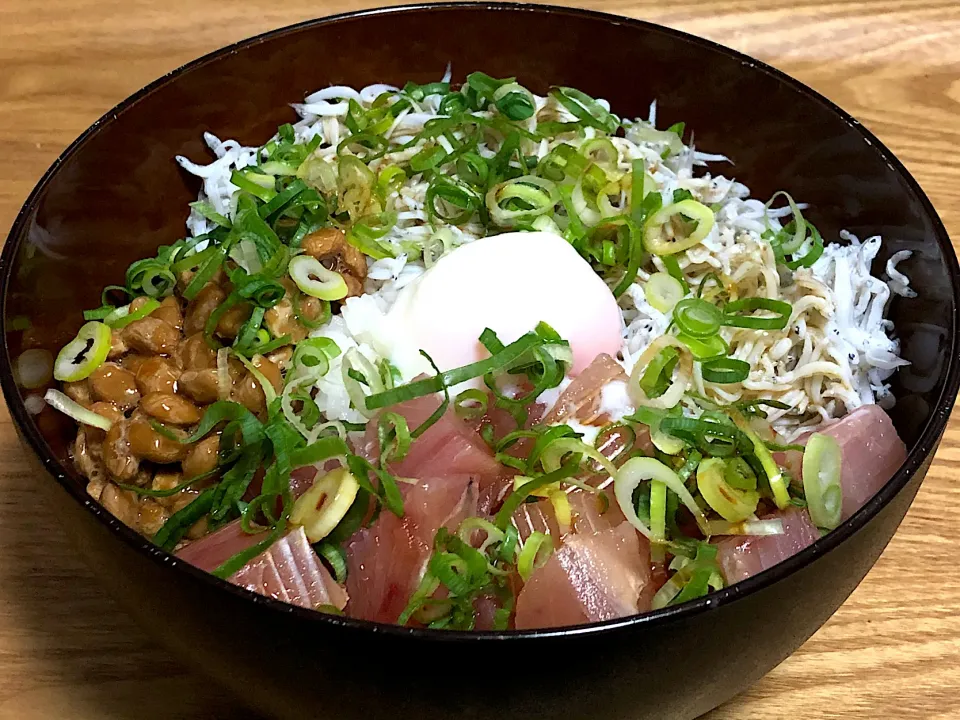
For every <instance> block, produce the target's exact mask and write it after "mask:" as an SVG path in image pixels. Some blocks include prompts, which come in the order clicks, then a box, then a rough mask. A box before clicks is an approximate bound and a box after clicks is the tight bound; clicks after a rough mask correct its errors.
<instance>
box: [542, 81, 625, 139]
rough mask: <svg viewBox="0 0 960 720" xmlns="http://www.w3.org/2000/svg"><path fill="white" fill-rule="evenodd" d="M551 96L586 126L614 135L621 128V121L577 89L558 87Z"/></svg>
mask: <svg viewBox="0 0 960 720" xmlns="http://www.w3.org/2000/svg"><path fill="white" fill-rule="evenodd" d="M550 95H552V96H553V98H554V99H555V100H556V101H557V102H559V103H560V104H561V105H563V107H565V108H566V109H567V110H569V111H570V112H571V113H572V114H573V115H574V117H576V118H577V120H579V121H580V122H582V123H583V124H584V125H588V126H590V127H595V128H597V129H598V130H602V131H603V132H605V133H606V134H607V135H613V134H614V133H615V132H616V131H617V128H619V127H620V119H619V118H618V117H617V116H616V115H613V114H611V113H610V111H609V110H607V109H606V108H604V107H603V106H602V105H601V104H600V103H598V102H597V101H596V100H594V99H593V98H592V97H590V96H589V95H587V94H586V93H584V92H581V91H580V90H577V89H576V88H571V87H558V88H556V89H554V90H552V91H551V92H550Z"/></svg>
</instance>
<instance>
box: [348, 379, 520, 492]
mask: <svg viewBox="0 0 960 720" xmlns="http://www.w3.org/2000/svg"><path fill="white" fill-rule="evenodd" d="M439 406H440V399H439V398H437V397H436V396H433V395H431V396H427V397H420V398H415V399H414V400H409V401H407V402H404V403H400V404H399V405H394V406H393V407H391V408H390V412H393V413H397V414H399V415H402V416H403V417H404V418H405V419H406V421H407V425H408V426H409V429H410V431H411V432H413V430H415V429H416V428H417V427H418V426H419V425H420V424H421V423H423V421H424V420H426V419H427V418H428V417H430V415H431V414H432V413H433V412H434V411H435V410H436V409H437V408H438V407H439ZM377 422H378V420H377V418H374V419H373V420H371V421H370V422H369V423H367V430H366V433H365V434H364V437H363V441H362V443H361V446H360V447H359V448H357V452H358V453H359V454H361V455H363V456H364V457H366V458H367V459H369V460H375V459H376V458H377V457H379V441H378V439H377ZM501 470H502V468H501V466H500V464H499V463H498V462H497V461H496V460H494V458H493V452H492V451H491V450H490V448H488V447H487V444H486V443H485V442H484V441H483V438H481V437H480V435H479V434H477V432H476V431H475V430H473V429H471V428H470V427H469V426H468V425H467V423H465V422H464V421H463V420H461V419H460V418H458V417H457V416H456V413H454V412H453V410H452V409H451V410H448V411H447V412H446V413H445V414H444V415H443V417H441V418H440V419H439V420H438V421H437V422H436V423H434V424H433V425H432V426H431V427H430V428H428V429H427V430H426V432H424V433H423V435H421V436H420V437H419V438H416V439H415V440H414V441H413V442H412V444H411V446H410V451H409V452H408V453H407V456H406V457H405V458H404V459H403V460H402V461H401V462H395V463H391V464H390V471H391V472H392V473H393V474H395V475H397V476H399V477H410V478H423V477H443V476H445V475H466V474H470V475H475V476H476V479H477V480H478V481H479V483H480V484H481V485H485V484H486V483H487V482H491V481H493V480H494V479H495V478H496V477H498V476H499V475H500V473H501Z"/></svg>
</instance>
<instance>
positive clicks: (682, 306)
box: [671, 278, 723, 339]
mask: <svg viewBox="0 0 960 720" xmlns="http://www.w3.org/2000/svg"><path fill="white" fill-rule="evenodd" d="M672 279H673V278H671V280H672ZM674 282H676V281H675V280H674ZM677 284H678V285H679V283H677ZM673 321H674V322H675V323H676V324H677V327H678V328H679V329H680V332H682V333H684V334H685V335H689V336H690V337H694V338H699V339H703V338H708V337H710V336H711V335H716V334H717V333H718V332H719V331H720V324H721V323H722V321H723V313H722V312H721V311H720V308H718V307H717V306H716V305H714V304H713V303H709V302H707V301H706V300H702V299H700V298H685V299H683V300H681V301H680V302H678V303H677V304H676V307H674V308H673Z"/></svg>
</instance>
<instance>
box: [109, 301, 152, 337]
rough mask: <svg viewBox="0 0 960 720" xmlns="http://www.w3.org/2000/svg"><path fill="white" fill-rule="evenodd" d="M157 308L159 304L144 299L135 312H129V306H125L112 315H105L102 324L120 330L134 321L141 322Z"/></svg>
mask: <svg viewBox="0 0 960 720" xmlns="http://www.w3.org/2000/svg"><path fill="white" fill-rule="evenodd" d="M158 307H160V303H159V302H157V301H156V300H154V299H153V298H145V299H144V302H143V305H141V306H140V307H139V308H138V309H137V310H134V311H133V312H130V306H129V305H125V306H124V307H122V308H117V309H116V310H114V311H113V312H112V313H110V314H109V315H107V316H106V317H105V318H104V319H103V322H104V323H105V324H107V325H109V326H110V327H111V328H113V329H114V330H120V329H121V328H125V327H126V326H127V325H129V324H130V323H132V322H134V321H136V320H142V319H143V318H145V317H147V315H149V314H150V313H152V312H153V311H154V310H156V309H157V308H158Z"/></svg>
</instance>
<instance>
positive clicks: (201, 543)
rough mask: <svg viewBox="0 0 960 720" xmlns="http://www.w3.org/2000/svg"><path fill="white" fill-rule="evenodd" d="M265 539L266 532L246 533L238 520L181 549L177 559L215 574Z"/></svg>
mask: <svg viewBox="0 0 960 720" xmlns="http://www.w3.org/2000/svg"><path fill="white" fill-rule="evenodd" d="M265 537H267V533H266V532H262V533H257V534H255V535H251V534H249V533H245V532H244V531H243V529H242V528H241V527H240V520H239V519H238V520H234V521H233V522H230V523H227V524H226V525H224V526H223V527H222V528H220V529H219V530H216V531H215V532H212V533H210V534H209V535H204V536H203V537H202V538H200V539H199V540H194V541H193V542H192V543H190V544H189V545H187V546H186V547H183V548H181V549H180V550H178V551H177V557H178V558H180V559H181V560H184V561H186V562H188V563H190V564H191V565H193V566H195V567H198V568H200V569H201V570H206V571H207V572H213V571H214V570H216V569H217V568H218V567H220V566H221V565H223V563H225V562H226V561H227V560H229V559H230V558H232V557H233V556H234V555H236V554H237V553H238V552H240V551H242V550H246V549H247V548H248V547H252V546H254V545H256V544H257V543H258V542H260V541H261V540H263V539H264V538H265Z"/></svg>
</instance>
